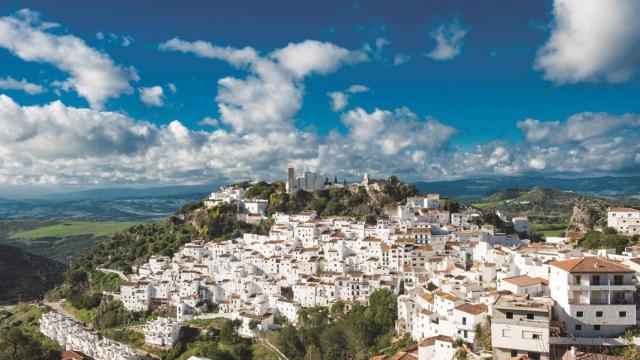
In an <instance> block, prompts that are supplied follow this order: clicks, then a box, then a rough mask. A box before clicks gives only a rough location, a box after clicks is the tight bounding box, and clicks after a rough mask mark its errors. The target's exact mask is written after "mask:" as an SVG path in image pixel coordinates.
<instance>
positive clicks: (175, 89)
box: [167, 83, 178, 94]
mask: <svg viewBox="0 0 640 360" xmlns="http://www.w3.org/2000/svg"><path fill="white" fill-rule="evenodd" d="M167 88H168V89H169V91H170V92H171V93H172V94H175V93H176V92H177V91H178V88H176V85H175V84H174V83H168V84H167Z"/></svg>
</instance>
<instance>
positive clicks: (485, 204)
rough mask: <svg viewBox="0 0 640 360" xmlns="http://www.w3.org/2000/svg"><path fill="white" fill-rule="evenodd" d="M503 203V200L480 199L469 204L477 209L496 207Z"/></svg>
mask: <svg viewBox="0 0 640 360" xmlns="http://www.w3.org/2000/svg"><path fill="white" fill-rule="evenodd" d="M504 203H505V200H496V201H480V202H474V203H472V204H471V206H473V207H476V208H478V209H491V208H496V207H498V206H500V205H503V204H504Z"/></svg>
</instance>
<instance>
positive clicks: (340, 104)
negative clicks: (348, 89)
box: [327, 91, 349, 112]
mask: <svg viewBox="0 0 640 360" xmlns="http://www.w3.org/2000/svg"><path fill="white" fill-rule="evenodd" d="M327 95H328V96H329V98H330V99H331V110H333V111H336V112H338V111H342V109H344V108H345V107H346V106H347V104H348V103H349V100H348V99H347V94H345V93H343V92H340V91H332V92H330V93H327Z"/></svg>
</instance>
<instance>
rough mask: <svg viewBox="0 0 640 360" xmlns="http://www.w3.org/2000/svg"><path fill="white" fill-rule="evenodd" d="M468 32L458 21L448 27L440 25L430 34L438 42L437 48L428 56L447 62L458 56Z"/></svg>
mask: <svg viewBox="0 0 640 360" xmlns="http://www.w3.org/2000/svg"><path fill="white" fill-rule="evenodd" d="M467 32H468V30H467V29H465V28H463V27H462V26H461V25H460V22H459V20H458V19H455V20H454V21H453V22H452V23H450V24H447V25H440V26H438V27H437V28H436V29H434V30H432V31H431V33H430V34H429V35H430V36H431V38H433V39H434V40H435V41H436V47H435V48H434V49H433V50H431V51H430V52H429V53H427V54H426V56H427V57H428V58H430V59H433V60H438V61H446V60H451V59H453V58H455V57H456V56H458V55H459V54H460V52H461V51H462V45H463V41H464V37H465V35H467Z"/></svg>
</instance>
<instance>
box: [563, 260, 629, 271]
mask: <svg viewBox="0 0 640 360" xmlns="http://www.w3.org/2000/svg"><path fill="white" fill-rule="evenodd" d="M551 265H553V266H555V267H557V268H560V269H562V270H564V271H567V272H570V273H572V274H574V273H633V272H634V271H633V270H631V269H629V268H628V267H626V266H624V265H621V264H619V263H617V262H613V261H610V260H605V259H600V258H597V257H582V258H576V259H570V260H563V261H554V262H552V263H551Z"/></svg>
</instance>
